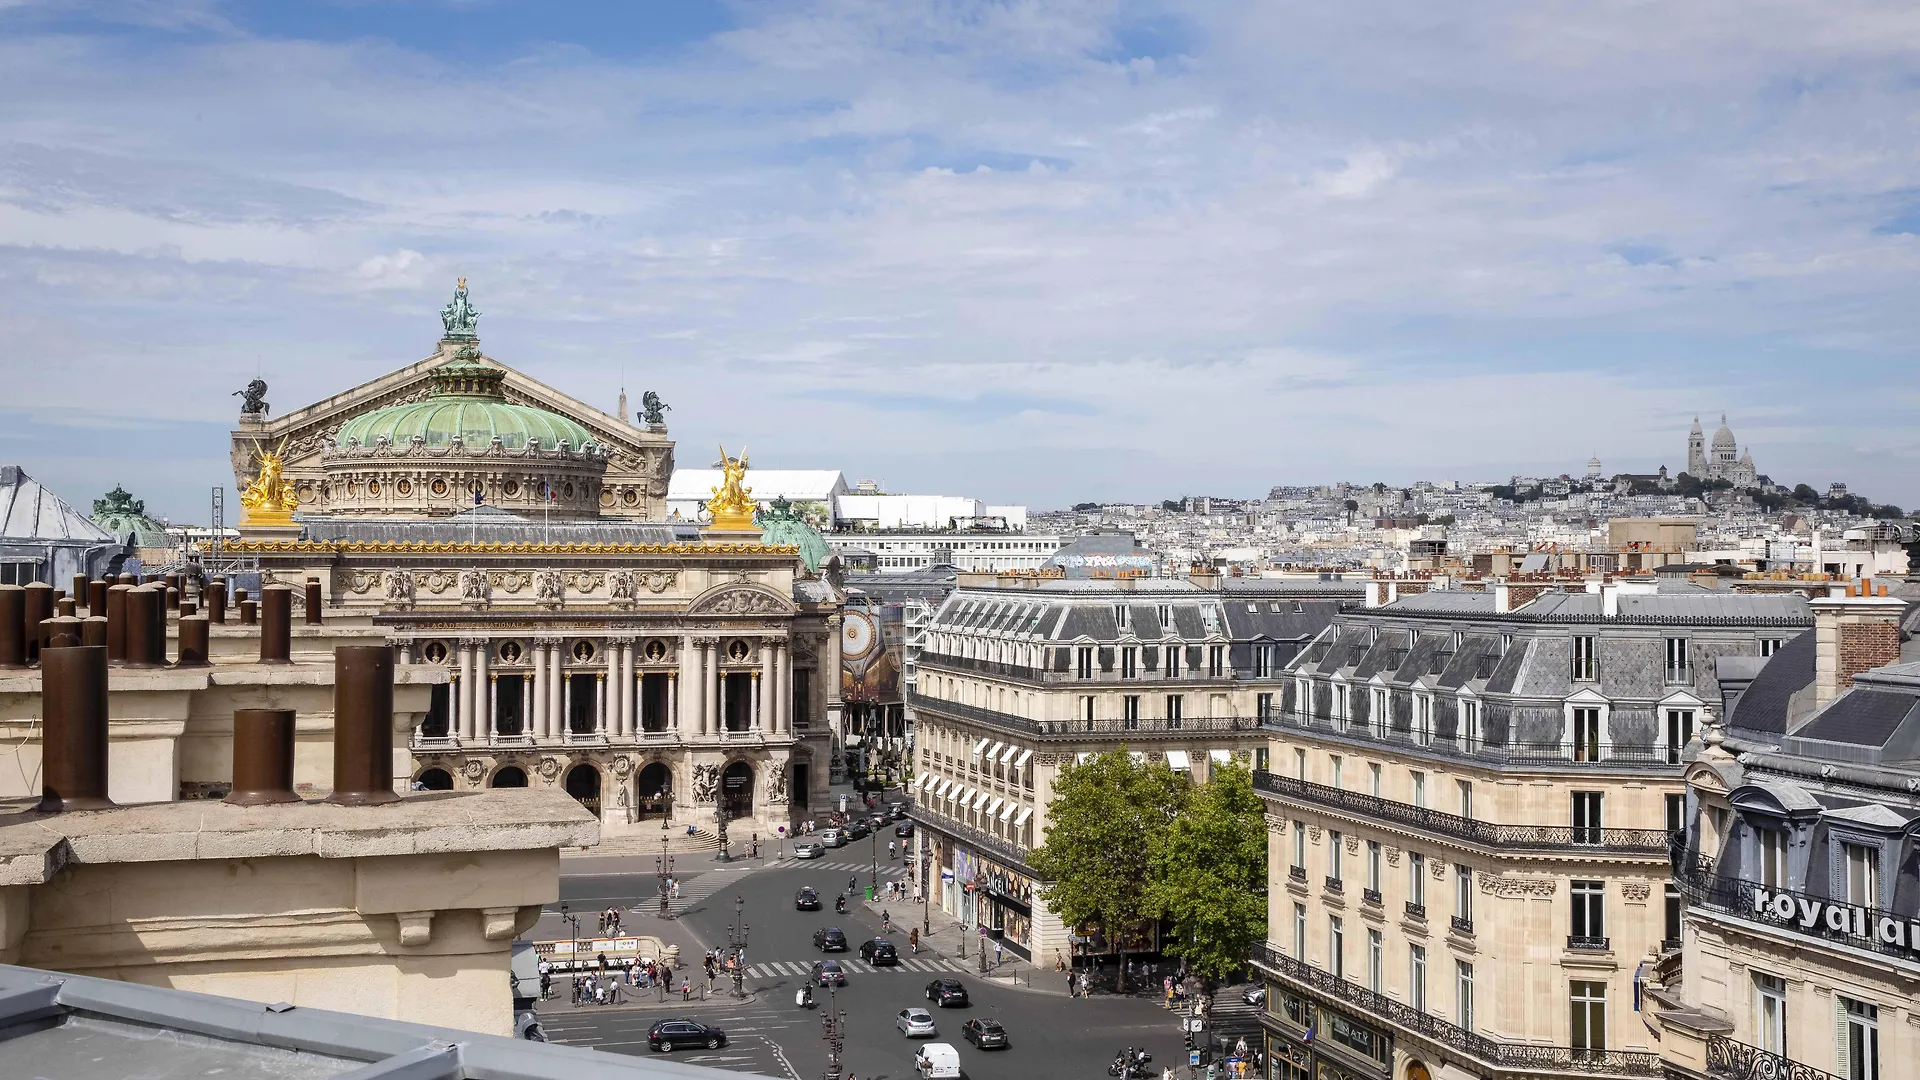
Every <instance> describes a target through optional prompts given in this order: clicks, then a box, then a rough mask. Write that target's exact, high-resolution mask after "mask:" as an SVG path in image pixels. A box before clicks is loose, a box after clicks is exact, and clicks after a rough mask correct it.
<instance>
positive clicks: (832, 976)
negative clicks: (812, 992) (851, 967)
mask: <svg viewBox="0 0 1920 1080" xmlns="http://www.w3.org/2000/svg"><path fill="white" fill-rule="evenodd" d="M817 978H818V979H819V980H820V985H821V986H845V985H847V969H846V968H843V967H841V966H840V961H838V960H822V961H820V967H819V969H818V975H817Z"/></svg>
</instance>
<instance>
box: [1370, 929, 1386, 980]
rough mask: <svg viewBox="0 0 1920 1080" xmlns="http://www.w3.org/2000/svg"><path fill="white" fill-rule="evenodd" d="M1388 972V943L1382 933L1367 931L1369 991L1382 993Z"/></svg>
mask: <svg viewBox="0 0 1920 1080" xmlns="http://www.w3.org/2000/svg"><path fill="white" fill-rule="evenodd" d="M1386 972H1387V945H1386V941H1385V940H1384V939H1382V937H1381V935H1380V931H1378V930H1369V931H1367V989H1369V990H1371V991H1373V992H1374V993H1376V994H1378V993H1382V992H1383V990H1382V985H1381V984H1383V983H1384V982H1386Z"/></svg>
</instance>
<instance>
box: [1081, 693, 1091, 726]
mask: <svg viewBox="0 0 1920 1080" xmlns="http://www.w3.org/2000/svg"><path fill="white" fill-rule="evenodd" d="M1080 718H1081V719H1082V720H1085V721H1086V722H1087V730H1089V731H1091V730H1093V698H1092V696H1091V695H1089V696H1087V697H1083V698H1081V699H1080Z"/></svg>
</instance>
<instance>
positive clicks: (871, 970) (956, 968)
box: [747, 956, 967, 979]
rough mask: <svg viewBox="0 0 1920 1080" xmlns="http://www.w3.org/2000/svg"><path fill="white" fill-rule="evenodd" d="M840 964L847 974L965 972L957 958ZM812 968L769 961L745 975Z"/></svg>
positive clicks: (773, 974)
mask: <svg viewBox="0 0 1920 1080" xmlns="http://www.w3.org/2000/svg"><path fill="white" fill-rule="evenodd" d="M840 966H841V967H842V968H844V969H846V971H847V973H848V974H860V975H884V974H887V973H889V972H901V971H904V972H908V973H912V972H919V973H921V974H936V975H942V974H944V975H951V974H956V973H961V972H965V971H966V970H967V968H966V965H964V964H962V963H960V961H958V960H915V959H911V958H908V957H904V956H903V957H901V958H900V963H899V965H898V966H891V965H889V966H884V967H874V966H873V965H872V964H868V963H866V962H865V961H861V960H841V961H840ZM812 970H813V964H811V963H805V962H801V961H796V960H784V961H778V962H774V961H769V962H768V963H765V964H751V965H748V967H747V977H748V978H752V979H777V978H781V977H783V976H793V975H798V976H801V977H805V976H806V975H807V973H808V972H810V971H812Z"/></svg>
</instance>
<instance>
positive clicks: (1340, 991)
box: [1249, 942, 1820, 1080]
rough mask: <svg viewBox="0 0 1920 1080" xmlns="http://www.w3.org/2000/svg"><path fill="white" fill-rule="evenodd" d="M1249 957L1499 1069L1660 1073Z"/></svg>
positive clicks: (1646, 1064)
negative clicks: (1456, 1021)
mask: <svg viewBox="0 0 1920 1080" xmlns="http://www.w3.org/2000/svg"><path fill="white" fill-rule="evenodd" d="M1249 959H1250V960H1252V961H1253V962H1254V963H1255V964H1257V965H1259V966H1260V967H1262V968H1264V969H1266V970H1267V971H1268V972H1271V973H1272V974H1273V975H1275V976H1277V977H1279V978H1284V979H1288V980H1291V981H1293V982H1295V983H1298V984H1299V985H1301V986H1304V987H1306V988H1307V989H1309V990H1312V991H1314V992H1315V993H1317V994H1320V995H1322V996H1324V997H1327V998H1330V999H1332V1000H1334V1001H1337V1002H1340V1003H1342V1004H1344V1005H1346V1006H1348V1007H1350V1008H1353V1009H1357V1010H1359V1011H1362V1012H1365V1013H1367V1014H1369V1015H1372V1016H1375V1017H1378V1018H1379V1019H1381V1020H1383V1021H1385V1022H1387V1023H1389V1024H1392V1025H1394V1026H1395V1027H1398V1028H1401V1029H1402V1030H1405V1031H1410V1032H1412V1033H1413V1034H1415V1035H1417V1036H1419V1037H1421V1038H1423V1039H1427V1040H1429V1041H1432V1042H1436V1043H1440V1044H1442V1045H1445V1046H1450V1047H1453V1048H1455V1049H1457V1050H1459V1051H1460V1052H1462V1053H1464V1054H1468V1055H1471V1056H1473V1057H1475V1058H1478V1059H1479V1060H1481V1061H1483V1062H1486V1063H1487V1064H1489V1065H1492V1066H1494V1067H1495V1068H1501V1069H1514V1070H1519V1071H1523V1072H1528V1073H1540V1072H1565V1073H1576V1074H1585V1075H1610V1076H1656V1075H1658V1074H1659V1072H1660V1056H1659V1055H1658V1054H1649V1053H1644V1052H1642V1051H1638V1050H1588V1049H1584V1048H1581V1047H1573V1046H1536V1045H1531V1044H1526V1043H1503V1042H1498V1041H1495V1040H1493V1039H1490V1038H1488V1037H1487V1036H1485V1035H1480V1034H1478V1033H1475V1032H1472V1031H1468V1030H1466V1029H1465V1028H1461V1027H1457V1026H1455V1025H1453V1024H1450V1023H1448V1022H1446V1021H1445V1020H1442V1019H1440V1018H1439V1017H1436V1016H1433V1015H1432V1014H1430V1013H1427V1012H1424V1011H1422V1010H1419V1009H1415V1008H1413V1007H1412V1006H1410V1005H1407V1004H1404V1003H1402V1002H1399V1001H1395V1000H1394V999H1392V998H1390V997H1387V996H1386V995H1384V994H1378V993H1375V992H1374V991H1372V990H1369V989H1367V988H1366V987H1364V986H1361V985H1360V984H1358V983H1353V982H1348V981H1347V980H1345V979H1342V978H1340V977H1338V976H1336V975H1333V974H1331V973H1329V972H1326V971H1323V970H1321V969H1319V968H1316V967H1314V966H1312V965H1310V964H1306V963H1303V962H1301V961H1299V960H1295V959H1293V958H1292V957H1290V956H1287V955H1285V954H1283V953H1281V952H1280V951H1278V950H1276V949H1275V948H1273V947H1272V946H1271V945H1268V944H1266V943H1265V942H1262V943H1260V944H1258V945H1255V946H1254V947H1253V951H1252V954H1251V955H1250V956H1249ZM1812 1080H1820V1078H1817V1077H1816V1078H1812Z"/></svg>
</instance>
